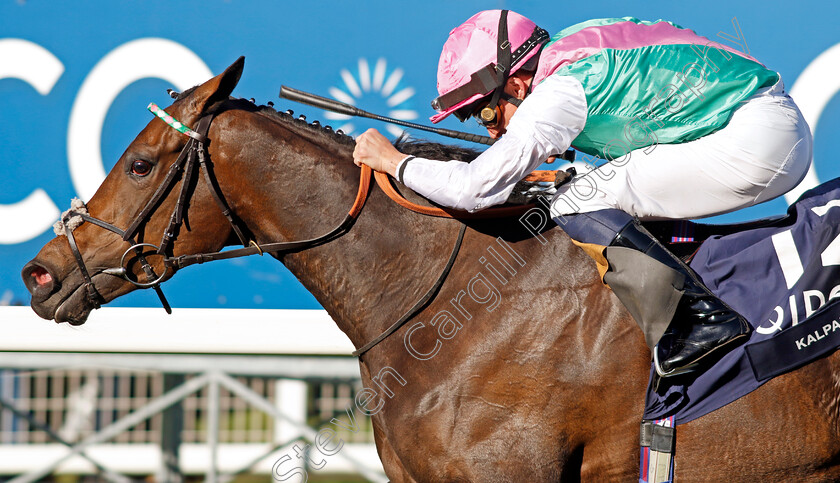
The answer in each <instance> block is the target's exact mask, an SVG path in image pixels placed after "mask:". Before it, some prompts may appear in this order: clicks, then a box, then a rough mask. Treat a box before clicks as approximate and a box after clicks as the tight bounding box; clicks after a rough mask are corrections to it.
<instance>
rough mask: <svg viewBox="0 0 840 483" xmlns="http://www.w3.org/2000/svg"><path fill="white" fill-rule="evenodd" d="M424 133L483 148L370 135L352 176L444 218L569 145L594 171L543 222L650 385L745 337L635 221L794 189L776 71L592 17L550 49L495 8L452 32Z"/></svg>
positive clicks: (681, 35)
mask: <svg viewBox="0 0 840 483" xmlns="http://www.w3.org/2000/svg"><path fill="white" fill-rule="evenodd" d="M438 91H439V93H440V96H439V97H438V98H437V99H435V100H434V101H433V102H432V107H434V108H435V110H437V111H438V113H437V114H436V115H435V116H433V117H432V118H431V120H432V122H439V121H440V120H441V119H443V118H445V117H447V116H449V115H450V114H454V115H455V116H456V117H457V118H458V119H460V120H461V121H464V120H466V119H468V118H470V117H475V118H476V119H477V121H478V122H479V124H481V125H482V126H484V127H486V128H487V131H488V133H489V135H490V136H491V137H493V138H495V139H498V142H496V143H495V144H494V145H492V146H491V147H489V148H488V149H487V150H486V151H484V152H483V153H482V154H481V155H480V156H478V158H476V159H475V160H474V161H473V162H471V163H463V162H456V161H450V162H443V161H437V160H429V159H421V158H416V157H412V156H405V155H404V154H402V153H400V152H398V151H397V150H396V148H394V147H393V145H392V144H391V143H390V142H389V141H388V140H387V139H385V138H384V137H383V136H382V135H381V134H380V133H378V132H377V131H376V130H374V129H370V130H368V131H367V132H365V133H363V134H362V135H361V136H359V137H358V138H357V140H356V148H355V152H354V159H355V162H356V164H361V163H364V164H367V165H369V166H370V167H371V168H373V169H376V170H380V171H385V172H388V173H389V174H391V175H392V176H394V177H396V178H397V179H398V180H399V181H400V182H401V183H403V184H405V185H406V186H408V187H409V188H411V189H412V190H414V191H416V192H417V193H419V194H421V195H423V196H425V197H426V198H428V199H430V200H432V201H434V202H435V203H438V204H441V205H444V206H448V207H451V208H457V209H463V210H468V211H476V210H480V209H483V208H486V207H488V206H491V205H494V204H499V203H503V202H505V200H506V199H507V198H508V195H509V194H510V193H511V191H512V189H513V186H514V184H515V183H516V182H517V181H519V180H521V179H522V178H524V177H525V176H526V175H527V174H528V173H530V172H531V171H532V170H534V169H535V168H536V167H538V166H539V165H540V164H542V163H543V162H544V161H545V160H546V159H548V158H549V157H551V156H553V155H557V154H559V153H563V152H564V151H565V150H566V149H568V148H569V147H570V146H571V147H573V148H575V149H576V150H578V151H580V152H583V153H586V154H588V155H592V156H597V157H599V158H601V159H602V160H605V161H604V163H603V164H601V165H600V166H599V167H598V168H597V169H594V170H592V171H590V172H588V173H585V174H583V175H580V176H577V177H575V178H574V179H573V180H572V181H571V182H570V183H568V184H566V185H564V186H562V187H561V188H560V189H559V190H558V193H557V195H556V196H555V197H554V199H553V201H552V204H551V215H552V218H553V219H554V221H555V222H557V223H558V224H560V225H561V226H562V227H563V229H564V230H565V231H566V232H567V233H568V234H569V236H570V237H571V238H572V239H573V240H574V241H575V243H576V244H578V245H579V246H581V247H582V248H583V249H584V251H585V252H586V253H587V254H589V255H590V256H591V257H592V258H593V259H595V261H596V263H597V265H598V268H599V272H600V274H601V276H602V280H603V281H604V283H606V284H607V285H608V286H609V287H610V288H611V289H612V290H613V292H615V294H616V295H617V296H618V298H619V299H620V300H621V301H622V303H624V305H625V306H626V307H627V309H628V310H629V311H630V313H631V314H632V315H633V317H634V318H635V319H636V321H637V322H638V323H639V325H640V326H641V328H642V331H643V332H644V334H645V338H646V340H647V342H648V345H649V347H650V348H651V350H652V352H653V359H654V364H655V367H656V370H657V372H658V373H659V374H660V375H661V376H663V377H665V376H672V375H678V374H684V373H688V372H692V371H696V370H698V369H699V367H700V366H701V364H703V362H705V361H708V360H710V359H712V358H713V357H709V356H710V355H714V357H718V356H721V355H723V354H725V353H726V352H727V351H729V350H731V349H732V348H734V347H735V346H737V345H739V344H741V343H743V342H744V341H746V340H747V339H748V336H749V333H750V331H751V328H750V325H749V324H748V323H747V322H746V320H744V318H743V317H742V316H741V315H739V314H738V313H736V312H735V311H734V310H732V309H731V308H730V307H729V306H728V305H727V304H726V303H724V302H722V301H721V300H720V299H718V298H717V297H715V296H714V295H713V294H712V293H711V292H710V291H709V289H708V288H707V287H706V286H705V285H704V284H703V282H702V280H701V279H700V278H699V277H698V276H697V274H696V273H695V272H694V271H693V270H692V269H691V268H689V267H688V266H687V265H686V264H685V263H684V262H683V261H682V260H681V259H679V258H678V257H676V256H674V255H673V254H671V252H670V251H669V250H668V249H667V248H665V247H664V246H663V245H662V244H661V243H660V242H659V241H658V240H657V239H656V238H654V237H653V236H652V235H651V234H650V233H649V232H647V231H646V230H645V229H644V228H643V227H642V226H641V225H640V224H639V220H661V219H690V218H702V217H707V216H713V215H718V214H722V213H727V212H731V211H734V210H738V209H740V208H745V207H748V206H752V205H755V204H757V203H761V202H764V201H767V200H770V199H773V198H776V197H778V196H780V195H782V194H784V193H786V192H787V191H789V190H791V189H792V188H794V187H795V186H796V185H797V184H799V182H800V181H801V180H802V178H803V177H804V176H805V174H806V172H807V170H808V167H809V165H810V162H811V157H812V137H811V131H810V128H809V127H808V125H807V123H806V122H805V120H804V119H803V117H802V114H801V113H800V112H799V109H798V108H797V107H796V105H795V104H794V102H793V100H791V98H790V97H789V96H788V95H787V94H786V93H785V91H784V84H783V83H782V81H781V78H780V76H779V74H778V73H777V72H774V71H772V70H769V69H767V68H766V67H765V66H764V65H762V64H761V63H760V62H758V61H757V60H755V59H754V58H752V57H750V56H749V55H746V54H744V53H741V52H739V51H737V50H734V49H731V48H729V47H727V46H724V45H722V44H719V43H717V42H712V41H710V40H709V39H707V38H705V37H701V36H699V35H697V34H695V33H694V32H693V31H691V30H688V29H684V28H682V27H679V26H677V25H675V24H673V23H670V22H666V21H663V20H658V21H655V22H648V21H640V20H638V19H635V18H629V17H628V18H611V19H598V20H590V21H587V22H583V23H580V24H577V25H574V26H571V27H569V28H567V29H565V30H562V31H561V32H559V33H558V34H556V35H555V36H554V37H552V38H549V36H548V33H547V32H546V31H545V30H543V29H541V28H539V27H537V26H536V25H535V24H534V23H533V22H532V21H530V20H528V19H527V18H525V17H523V16H521V15H518V14H516V13H514V12H509V11H506V10H502V11H499V10H489V11H483V12H479V13H477V14H476V15H474V16H473V17H471V18H470V19H469V20H467V21H466V22H465V23H464V24H462V25H460V26H459V27H456V28H455V29H454V30H452V32H451V33H450V35H449V39H448V40H447V41H446V43H445V45H444V47H443V53H442V54H441V57H440V63H439V66H438Z"/></svg>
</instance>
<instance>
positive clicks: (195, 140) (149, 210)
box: [61, 104, 533, 358]
mask: <svg viewBox="0 0 840 483" xmlns="http://www.w3.org/2000/svg"><path fill="white" fill-rule="evenodd" d="M148 109H149V110H150V111H152V113H154V114H155V115H156V116H158V117H159V118H160V119H161V120H163V121H164V122H165V123H167V124H168V125H169V126H170V127H172V128H174V129H176V130H177V131H179V132H180V133H182V134H185V135H187V136H189V138H190V139H189V140H188V141H187V144H186V145H185V146H184V148H183V149H182V150H181V152H180V154H179V155H178V158H177V159H176V160H175V162H174V163H173V164H172V165H171V166H170V168H169V171H168V172H167V175H166V177H165V178H164V180H163V181H162V182H161V184H160V185H159V186H158V188H157V190H156V191H155V193H154V194H153V195H152V197H151V198H150V199H149V201H148V202H147V203H146V205H145V206H144V208H143V209H142V210H141V211H140V213H139V214H138V215H137V216H136V217H135V218H134V221H133V222H132V223H131V224H130V225H129V227H128V228H127V229H126V230H122V229H120V228H118V227H117V226H115V225H113V224H111V223H108V222H106V221H104V220H101V219H99V218H95V217H93V216H90V214H88V213H86V212H82V211H76V210H73V209H70V210H68V211H67V212H66V213H64V215H63V216H62V219H61V223H62V224H63V226H64V234H65V235H66V236H67V241H68V243H69V245H70V250H71V251H72V252H73V256H74V258H75V259H76V264H77V265H78V267H79V270H80V272H81V274H82V277H83V278H84V284H83V289H84V290H85V292H86V294H87V300H88V302H89V303H90V304H91V306H92V307H93V308H96V309H98V308H99V307H100V306H101V305H102V302H103V301H104V298H103V297H102V296H101V295H100V294H99V292H98V291H97V290H96V286H95V285H94V283H93V280H92V278H91V275H90V272H89V271H88V269H87V266H86V264H85V261H84V258H83V257H82V254H81V251H80V250H79V246H78V244H77V243H76V239H75V236H74V235H73V230H74V229H75V228H78V226H80V225H81V223H78V224H75V225H74V226H71V225H73V224H72V223H71V220H73V219H78V218H80V219H81V220H83V221H84V222H89V223H91V224H93V225H96V226H98V227H100V228H103V229H105V230H108V231H110V232H113V233H115V234H117V235H119V236H120V237H121V238H122V239H123V240H125V241H127V242H129V243H131V246H130V247H129V248H127V249H126V250H125V252H124V253H123V256H122V258H121V259H120V265H119V266H118V267H113V268H106V269H102V270H100V271H99V272H96V273H95V274H94V275H96V274H98V273H104V274H107V275H112V276H117V277H121V278H123V279H125V280H127V281H128V282H130V283H132V284H133V285H135V286H136V287H138V288H152V289H154V290H155V292H156V293H157V295H158V297H159V298H160V300H161V303H162V304H163V307H164V309H165V310H166V312H167V313H172V309H171V307H170V305H169V303H168V301H167V300H166V297H165V296H164V295H163V291H162V290H161V287H160V284H161V283H162V282H163V280H164V278H166V276H167V275H168V274H169V271H170V269H172V270H173V271H176V270H179V269H181V268H184V267H187V266H189V265H194V264H201V263H206V262H209V261H213V260H224V259H230V258H236V257H243V256H249V255H262V254H263V253H265V252H270V253H274V254H277V253H294V252H299V251H303V250H307V249H309V248H313V247H317V246H320V245H323V244H325V243H329V242H331V241H333V240H335V239H337V238H339V237H341V236H342V235H344V234H346V233H347V232H348V231H349V230H350V228H351V227H352V226H353V224H354V223H355V222H356V219H357V218H358V216H359V214H360V213H361V211H362V208H363V207H364V205H365V201H366V200H367V197H368V193H369V192H370V187H371V179H372V177H373V176H372V170H371V169H370V168H369V167H368V166H363V167H362V169H361V174H360V180H359V190H358V192H357V194H356V199H355V201H354V202H353V205H352V207H351V208H350V211H349V212H348V213H347V215H346V216H345V217H344V219H343V220H342V221H341V223H339V224H338V225H337V226H336V227H335V228H333V229H332V230H330V231H329V232H327V233H325V234H323V235H321V236H318V237H315V238H310V239H307V240H298V241H290V242H274V243H265V244H259V245H258V244H257V243H256V242H255V241H254V240H253V239H249V238H248V237H247V236H246V233H249V232H248V230H247V229H246V228H245V227H244V226H243V225H241V221H238V219H237V218H236V217H235V215H234V214H233V212H232V210H231V208H230V206H229V205H228V204H227V202H226V201H225V198H224V195H223V194H222V192H221V189H220V188H219V185H218V183H217V182H216V179H215V177H214V175H213V172H212V165H211V164H210V163H208V159H207V158H208V157H209V153H208V152H207V145H208V144H209V142H210V140H209V139H208V138H207V133H208V131H209V129H210V123H211V122H212V121H213V118H214V116H215V113H211V114H206V115H204V116H203V117H201V118H200V119H199V121H198V124H197V126H196V129H195V130H192V129H190V128H188V127H187V126H185V125H184V124H182V123H181V122H179V121H178V120H177V119H175V118H174V117H172V116H171V115H169V114H167V113H166V112H165V111H163V110H162V109H160V108H159V107H158V106H157V105H155V104H149V106H148ZM196 171H201V172H202V173H203V174H204V176H203V179H204V181H205V183H206V184H207V186H208V188H209V190H210V192H211V193H212V194H213V199H214V200H215V201H216V204H217V205H218V206H219V208H220V210H221V211H222V214H223V215H224V216H225V218H227V220H228V222H229V223H230V225H231V227H232V229H233V231H234V233H236V235H237V237H238V238H239V241H240V242H241V243H242V245H243V246H244V247H243V248H238V249H232V250H225V251H220V252H211V253H198V254H191V255H181V256H178V257H174V256H167V253H168V252H169V249H170V245H171V243H172V241H173V240H174V239H175V237H176V235H177V233H178V230H179V229H180V227H181V225H182V224H183V222H184V215H185V211H186V207H187V205H188V203H189V200H190V197H191V196H192V193H193V192H194V189H195V186H196V183H193V182H192V180H193V179H194V178H195V176H196V175H197V173H196ZM181 177H183V181H182V184H181V191H180V193H179V195H178V200H177V202H176V204H175V207H174V209H173V211H172V215H171V216H170V221H169V225H168V227H167V228H166V230H164V232H163V235H162V236H161V241H160V243H159V244H158V245H153V244H151V243H138V242H137V241H136V239H135V235H136V234H137V232H138V231H139V230H140V227H142V226H144V225H145V224H146V223H147V222H148V221H149V220H150V218H151V216H152V215H153V214H154V212H155V211H156V210H157V208H158V207H159V205H160V203H161V201H162V200H163V199H164V198H165V197H166V194H167V193H168V192H169V191H170V190H171V189H172V187H173V186H174V184H175V183H176V182H177V181H178V179H179V178H181ZM376 178H377V182H378V183H379V185H380V187H382V189H383V190H384V191H385V192H386V194H388V196H390V197H392V198H394V199H395V200H396V201H397V202H398V203H400V204H401V205H402V206H405V207H407V208H409V209H412V210H414V211H418V212H420V213H423V214H426V215H431V216H445V217H449V218H461V217H462V216H459V215H460V214H459V213H457V212H451V211H450V210H441V209H440V208H436V207H435V208H427V207H421V206H417V205H413V204H411V203H408V202H406V201H405V200H404V199H402V201H400V200H399V199H397V198H396V197H395V195H394V191H393V186H391V184H390V181H389V180H388V179H387V177H386V176H385V175H384V173H376ZM385 184H387V187H386V186H385ZM532 206H533V205H530V206H529V205H524V206H521V207H515V208H513V207H505V208H499V209H498V210H497V211H496V216H511V215H514V214H521V213H524V212H525V211H526V210H528V209H530V208H531V207H532ZM463 215H464V216H463V217H465V218H470V217H472V216H467V215H468V214H466V213H464V214H463ZM487 215H488V214H483V216H482V217H486V216H487ZM77 217H78V218H77ZM465 232H466V225H465V224H464V223H461V228H460V231H459V233H458V237H457V239H456V242H455V246H454V247H453V250H452V252H451V254H450V257H449V260H448V261H447V263H446V265H445V267H444V269H443V271H442V272H441V274H440V276H439V277H438V279H437V280H436V281H435V283H434V285H433V286H432V287H431V288H430V289H429V290H428V291H427V292H426V294H425V295H424V296H423V297H421V298H420V300H418V301H417V303H415V304H414V305H413V306H412V307H411V308H410V309H409V310H408V311H407V312H406V313H405V314H403V316H402V317H400V318H399V319H398V320H397V321H396V322H395V323H394V324H393V325H391V326H390V327H389V328H388V329H386V330H385V331H384V332H383V333H381V334H380V335H379V336H378V337H376V338H375V339H374V340H372V341H371V342H369V343H367V344H365V345H364V346H362V347H361V348H360V349H358V350H356V351H354V352H353V355H355V356H357V357H359V358H361V356H362V354H364V353H365V352H367V351H368V350H370V349H371V348H373V347H374V346H375V345H377V344H378V343H379V342H381V341H382V340H384V339H385V338H387V337H388V336H389V335H391V334H392V333H394V332H395V331H396V330H397V329H399V328H400V327H402V326H403V325H405V323H406V322H408V321H409V320H410V319H411V318H413V317H414V316H415V315H416V314H417V313H419V312H420V311H421V310H423V308H425V307H426V305H428V304H429V303H430V302H431V301H432V300H433V299H434V297H435V295H436V294H437V292H438V291H439V290H440V287H441V286H442V285H443V282H444V280H445V279H446V277H447V275H448V274H449V272H450V270H451V268H452V265H453V264H454V262H455V259H456V257H457V255H458V252H459V250H460V247H461V243H462V241H463V239H464V233H465ZM144 248H148V249H153V250H154V251H155V254H156V255H160V256H163V257H164V259H163V264H164V268H163V273H162V274H160V275H158V274H157V273H156V272H155V271H154V269H153V268H152V266H151V264H149V262H148V260H147V259H146V253H147V250H144ZM132 253H133V254H134V256H135V257H136V258H137V260H138V261H139V262H140V267H141V269H142V270H143V273H144V274H145V275H146V278H147V280H146V281H144V282H141V281H140V280H135V279H134V278H133V277H132V275H131V273H132V272H131V271H130V270H129V269H128V266H127V263H128V261H129V260H130V259H128V258H127V257H128V256H129V255H130V254H132Z"/></svg>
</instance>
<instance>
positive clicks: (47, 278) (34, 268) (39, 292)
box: [21, 261, 60, 301]
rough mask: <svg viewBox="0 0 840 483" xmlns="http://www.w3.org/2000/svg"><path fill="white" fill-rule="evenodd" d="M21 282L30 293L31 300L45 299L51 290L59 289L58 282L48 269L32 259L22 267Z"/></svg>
mask: <svg viewBox="0 0 840 483" xmlns="http://www.w3.org/2000/svg"><path fill="white" fill-rule="evenodd" d="M21 275H22V276H23V283H24V284H25V285H26V288H27V289H28V290H29V293H31V294H32V300H34V301H41V300H45V299H47V298H48V297H49V296H50V295H51V294H52V293H53V292H55V291H56V290H58V289H59V287H60V284H59V283H58V282H57V281H56V279H55V276H53V274H52V272H50V270H49V269H48V268H47V267H45V266H43V265H41V264H40V263H38V262H35V261H32V262H29V263H27V264H26V266H25V267H23V272H21Z"/></svg>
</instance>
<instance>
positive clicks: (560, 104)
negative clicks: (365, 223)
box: [357, 75, 586, 211]
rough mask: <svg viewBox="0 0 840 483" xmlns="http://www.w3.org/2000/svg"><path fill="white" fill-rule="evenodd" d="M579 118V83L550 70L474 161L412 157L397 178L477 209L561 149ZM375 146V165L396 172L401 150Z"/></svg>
mask: <svg viewBox="0 0 840 483" xmlns="http://www.w3.org/2000/svg"><path fill="white" fill-rule="evenodd" d="M585 123H586V98H585V96H584V92H583V87H582V86H581V85H580V83H579V82H578V81H577V80H575V79H573V78H571V77H564V76H555V75H552V76H549V77H548V78H547V79H546V80H545V81H543V82H542V83H540V84H539V85H538V86H537V87H536V88H534V91H533V92H532V93H531V94H530V95H529V96H528V97H526V98H525V100H524V101H523V102H522V104H521V105H520V106H519V108H518V109H517V110H516V112H515V113H514V115H513V117H512V118H511V120H510V123H509V124H508V126H507V131H506V132H505V134H504V135H503V136H502V137H501V138H500V139H499V140H498V141H497V142H496V143H495V144H493V145H492V146H490V147H489V148H487V150H486V151H484V152H483V153H482V154H481V155H480V156H478V157H477V158H476V159H475V160H474V161H472V162H471V163H465V162H461V161H436V160H430V159H423V158H413V159H411V160H410V161H408V162H407V164H406V165H405V167H404V168H403V173H402V174H403V182H404V183H405V184H406V186H408V187H409V188H411V189H412V190H414V191H416V192H417V193H419V194H421V195H423V196H424V197H426V198H428V199H430V200H432V201H434V202H435V203H438V204H440V205H443V206H447V207H450V208H455V209H461V210H467V211H477V210H481V209H483V208H487V207H489V206H493V205H496V204H500V203H504V202H505V201H506V200H507V198H508V196H509V195H510V192H511V190H512V189H513V186H514V184H516V182H518V181H519V180H521V179H522V178H524V177H525V176H526V175H527V174H528V173H530V172H531V171H533V170H534V169H536V168H537V167H538V166H539V165H540V164H542V163H543V162H545V161H546V159H547V158H548V157H549V156H550V155H552V154H557V153H562V152H565V151H566V150H567V149H568V148H569V146H570V145H571V143H572V140H574V138H575V137H577V135H578V134H579V133H580V132H581V131H582V130H583V126H584V124H585ZM380 143H381V140H380ZM379 148H380V149H381V152H377V153H376V155H377V156H379V157H380V159H379V160H378V161H380V168H381V170H383V171H387V172H389V173H390V174H392V175H396V174H397V172H398V171H399V169H400V168H401V165H402V163H405V162H406V161H404V159H405V155H403V154H401V153H399V152H398V151H397V150H396V149H393V147H392V150H393V151H392V152H388V151H387V148H385V146H379ZM357 149H358V148H357ZM357 161H358V159H357ZM361 162H364V163H365V164H373V163H369V162H368V161H367V160H362V161H361ZM371 167H373V168H374V169H377V166H371Z"/></svg>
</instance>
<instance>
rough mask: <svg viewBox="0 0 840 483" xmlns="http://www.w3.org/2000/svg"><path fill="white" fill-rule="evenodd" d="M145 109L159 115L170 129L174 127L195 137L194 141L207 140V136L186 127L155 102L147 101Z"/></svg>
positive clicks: (201, 141)
mask: <svg viewBox="0 0 840 483" xmlns="http://www.w3.org/2000/svg"><path fill="white" fill-rule="evenodd" d="M146 109H148V110H150V111H152V114H154V115H155V116H157V117H159V118H160V119H161V120H162V121H163V122H165V123H166V124H168V125H169V127H171V128H172V129H175V130H176V131H178V132H179V133H182V134H186V135H187V136H189V137H191V138H193V139H195V140H196V141H198V142H200V143H203V142H204V141H206V140H207V138H206V137H205V136H203V135H201V134H199V133H197V132H195V131H193V130H192V129H190V128H188V127H187V126H185V125H184V124H183V123H182V122H181V121H179V120H177V119H175V118H174V117H172V115H170V114H169V113H167V112H166V111H164V110H163V109H161V108H160V107H158V105H157V104H155V103H154V102H151V103H149V105H148V107H146Z"/></svg>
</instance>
